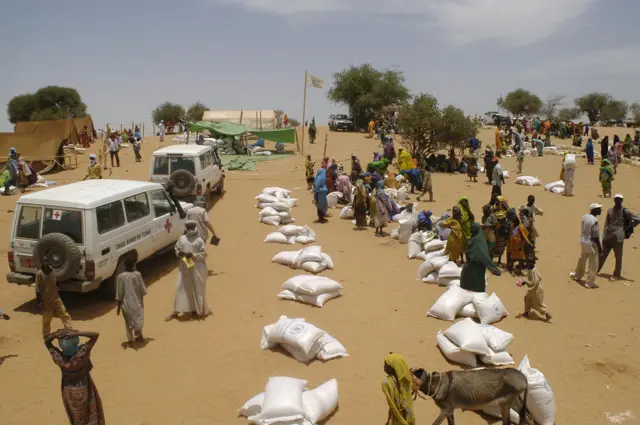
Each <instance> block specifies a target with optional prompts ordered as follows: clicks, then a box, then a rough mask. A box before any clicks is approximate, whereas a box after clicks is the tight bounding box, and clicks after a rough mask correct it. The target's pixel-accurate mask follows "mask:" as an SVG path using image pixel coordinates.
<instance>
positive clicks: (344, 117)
mask: <svg viewBox="0 0 640 425" xmlns="http://www.w3.org/2000/svg"><path fill="white" fill-rule="evenodd" d="M336 119H337V120H348V119H349V116H348V115H336Z"/></svg>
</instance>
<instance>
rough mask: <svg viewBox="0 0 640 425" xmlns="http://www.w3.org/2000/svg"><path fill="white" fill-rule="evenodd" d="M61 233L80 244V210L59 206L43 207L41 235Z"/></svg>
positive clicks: (81, 238)
mask: <svg viewBox="0 0 640 425" xmlns="http://www.w3.org/2000/svg"><path fill="white" fill-rule="evenodd" d="M50 233H63V234H65V235H67V236H69V237H70V238H71V239H72V240H73V241H74V242H75V243H77V244H80V245H82V243H83V237H82V236H83V235H82V234H83V232H82V212H81V211H77V210H66V209H60V208H45V209H44V218H43V220H42V236H44V235H48V234H50Z"/></svg>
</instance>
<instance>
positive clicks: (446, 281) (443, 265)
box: [412, 239, 462, 287]
mask: <svg viewBox="0 0 640 425" xmlns="http://www.w3.org/2000/svg"><path fill="white" fill-rule="evenodd" d="M412 245H413V243H412ZM424 246H425V250H430V251H429V252H426V251H425V254H424V261H423V262H422V264H420V267H418V276H417V278H418V280H422V281H423V282H426V283H435V284H439V285H442V286H458V287H459V286H460V275H461V273H462V268H461V267H459V266H458V265H457V264H456V263H454V262H453V261H449V256H448V255H447V254H445V253H444V251H445V248H444V247H445V246H446V243H445V242H444V241H441V240H440V239H433V240H432V241H430V242H427V243H426V244H425V245H424ZM417 249H418V248H415V249H414V251H415V250H417ZM421 254H422V252H420V253H419V254H418V255H420V256H422V255H421Z"/></svg>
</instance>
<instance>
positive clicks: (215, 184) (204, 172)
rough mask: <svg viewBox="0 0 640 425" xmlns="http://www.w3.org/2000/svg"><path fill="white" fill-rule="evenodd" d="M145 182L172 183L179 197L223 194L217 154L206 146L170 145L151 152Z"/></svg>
mask: <svg viewBox="0 0 640 425" xmlns="http://www.w3.org/2000/svg"><path fill="white" fill-rule="evenodd" d="M149 180H150V181H152V182H156V183H163V184H166V183H168V182H169V181H171V182H172V183H173V193H174V194H175V195H176V196H177V197H179V198H190V199H191V198H194V197H196V196H204V197H205V198H207V199H208V198H209V195H210V193H211V191H213V190H215V191H216V192H217V193H218V194H222V192H223V191H224V173H223V172H222V162H221V161H220V157H219V156H218V152H217V151H216V150H215V149H214V148H213V147H211V146H207V145H195V144H189V145H171V146H167V147H164V148H162V149H159V150H157V151H155V152H154V153H153V155H152V157H151V169H150V171H149Z"/></svg>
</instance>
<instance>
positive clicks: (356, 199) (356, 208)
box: [353, 179, 368, 230]
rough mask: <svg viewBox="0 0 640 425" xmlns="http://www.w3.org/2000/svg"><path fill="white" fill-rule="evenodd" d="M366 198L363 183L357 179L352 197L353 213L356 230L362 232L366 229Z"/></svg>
mask: <svg viewBox="0 0 640 425" xmlns="http://www.w3.org/2000/svg"><path fill="white" fill-rule="evenodd" d="M367 197H368V194H367V190H366V189H365V187H364V182H363V181H362V180H361V179H359V180H358V181H356V191H355V193H354V196H353V213H354V218H355V219H356V227H357V228H358V230H364V228H365V227H367Z"/></svg>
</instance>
